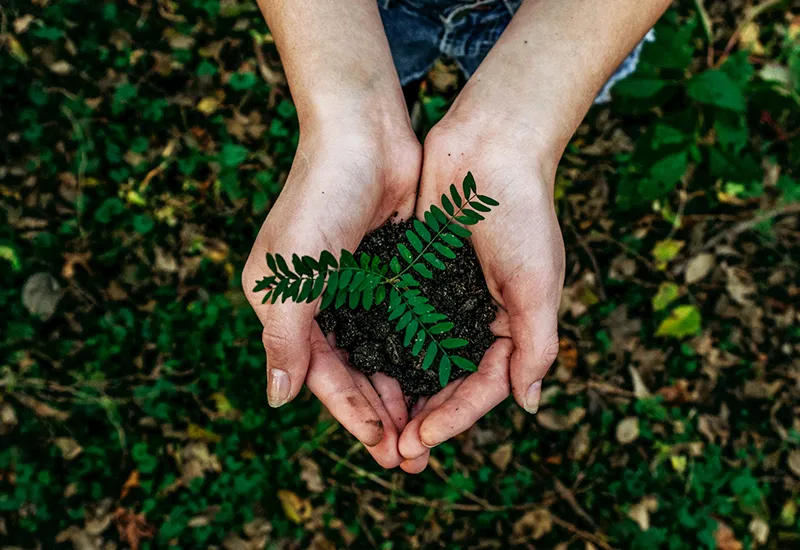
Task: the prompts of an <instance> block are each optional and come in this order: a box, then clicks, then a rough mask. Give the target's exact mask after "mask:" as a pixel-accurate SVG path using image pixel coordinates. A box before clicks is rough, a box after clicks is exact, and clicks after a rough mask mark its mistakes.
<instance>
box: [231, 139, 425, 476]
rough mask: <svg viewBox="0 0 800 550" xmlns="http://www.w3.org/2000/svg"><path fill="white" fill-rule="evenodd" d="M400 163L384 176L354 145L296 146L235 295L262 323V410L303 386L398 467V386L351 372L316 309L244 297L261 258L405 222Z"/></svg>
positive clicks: (408, 162) (408, 201)
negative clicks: (395, 220)
mask: <svg viewBox="0 0 800 550" xmlns="http://www.w3.org/2000/svg"><path fill="white" fill-rule="evenodd" d="M410 149H412V148H410ZM408 157H409V158H402V156H401V158H400V159H399V160H398V163H402V167H401V169H400V170H394V168H395V167H394V166H392V167H391V168H392V169H390V168H389V166H383V165H382V164H383V161H382V160H381V159H378V158H376V157H374V156H372V155H370V154H368V153H366V152H365V151H364V150H363V149H362V148H361V146H360V144H358V143H356V144H348V142H347V140H342V139H340V140H337V141H333V140H330V139H327V140H324V141H323V140H321V141H320V143H319V144H318V143H314V142H311V143H302V142H301V144H300V146H299V148H298V156H297V157H296V159H295V163H294V165H293V167H292V171H291V173H290V175H289V178H288V179H287V182H286V186H285V188H284V190H283V192H282V193H281V195H280V197H279V199H278V200H277V201H276V203H275V205H274V207H273V208H272V210H271V212H270V214H269V216H268V217H267V219H266V221H265V222H264V225H263V226H262V228H261V230H260V231H259V234H258V237H257V238H256V242H255V244H254V245H253V249H252V251H251V254H250V258H249V259H248V262H247V265H246V266H245V269H244V272H243V285H244V289H245V293H246V294H247V297H248V300H249V301H250V303H251V305H252V306H253V308H254V309H255V311H256V313H257V315H258V316H259V319H260V320H261V322H262V324H263V326H264V330H263V341H264V345H265V348H266V350H267V356H268V369H269V373H270V374H269V376H270V378H269V381H268V390H269V391H270V392H271V393H270V394H269V395H270V404H272V405H273V406H279V405H282V404H283V403H285V402H286V401H288V400H291V399H292V398H294V397H295V396H296V395H297V393H298V392H299V390H300V387H301V386H302V384H303V381H305V383H306V384H307V385H308V387H309V389H310V390H311V391H312V393H314V394H315V395H316V396H317V397H318V398H319V399H320V401H322V403H323V404H324V405H325V406H326V407H327V408H328V409H329V410H330V412H331V413H332V414H333V416H334V417H335V418H337V419H338V420H339V421H340V422H341V423H342V424H343V425H344V426H345V428H347V429H348V430H349V431H350V432H351V433H353V435H355V436H356V437H357V438H358V439H359V440H360V441H362V442H363V443H365V445H366V446H367V448H368V449H369V450H370V452H371V453H372V455H373V456H374V457H375V458H376V460H377V461H378V462H379V463H380V464H382V465H384V466H396V465H397V464H398V463H399V462H400V456H399V454H398V452H397V439H398V434H399V431H400V430H402V428H403V427H404V425H405V422H406V421H407V412H406V409H405V403H404V399H403V395H402V393H401V391H400V386H399V384H398V383H397V382H396V381H394V380H392V379H390V378H388V377H386V376H383V375H375V376H372V377H370V380H368V379H367V378H366V377H365V376H364V375H363V374H361V373H360V372H357V371H355V370H354V369H352V368H351V367H350V366H349V365H348V364H347V361H346V358H345V357H344V356H343V355H342V354H341V353H340V352H339V351H338V350H336V349H335V347H334V346H333V345H332V341H330V340H327V339H326V338H325V336H324V335H323V334H322V332H321V330H320V328H319V326H318V325H317V323H316V321H315V320H314V316H315V314H316V311H317V307H318V305H317V304H295V303H289V302H287V303H285V304H284V303H282V302H276V303H275V304H271V303H268V304H261V300H260V296H258V295H255V294H254V293H253V292H252V290H253V286H254V283H255V281H256V280H258V279H259V278H260V277H262V276H263V275H264V272H265V270H266V269H267V268H266V263H265V254H266V252H277V253H281V254H289V255H290V254H291V253H296V254H299V255H311V256H318V255H319V253H320V252H321V251H322V250H329V251H333V252H336V253H338V251H339V250H341V249H342V248H345V249H347V250H355V248H356V247H357V246H358V244H359V242H360V241H361V239H362V238H363V237H364V235H365V234H366V233H367V232H369V231H370V230H372V229H374V228H376V227H378V226H379V225H381V224H382V223H383V222H384V221H386V220H387V219H389V218H390V217H391V216H392V215H394V214H395V213H397V215H398V216H399V217H409V216H410V215H411V213H412V211H413V205H414V194H415V189H416V180H417V175H418V166H419V164H418V159H414V158H411V157H412V156H411V155H408ZM415 160H416V163H415ZM276 371H277V372H278V375H276V374H274V373H275V372H276ZM280 373H287V376H283V375H282V374H280ZM278 390H279V391H278ZM376 390H377V391H376ZM275 392H277V393H278V394H276V395H273V393H275Z"/></svg>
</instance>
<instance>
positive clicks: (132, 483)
mask: <svg viewBox="0 0 800 550" xmlns="http://www.w3.org/2000/svg"><path fill="white" fill-rule="evenodd" d="M138 486H139V470H134V471H132V472H131V475H129V476H128V479H127V480H125V484H124V485H123V486H122V490H121V491H120V493H119V498H120V499H123V498H125V497H126V496H127V495H128V493H129V492H130V490H131V489H133V488H135V487H138Z"/></svg>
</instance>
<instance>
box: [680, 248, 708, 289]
mask: <svg viewBox="0 0 800 550" xmlns="http://www.w3.org/2000/svg"><path fill="white" fill-rule="evenodd" d="M713 267H714V255H713V254H711V253H708V252H703V253H702V254H698V255H697V256H695V257H694V258H692V259H691V260H689V263H688V264H687V265H686V273H685V277H686V284H689V285H690V284H693V283H696V282H697V281H700V280H702V279H703V278H704V277H705V276H706V275H708V274H709V272H710V271H711V269H712V268H713Z"/></svg>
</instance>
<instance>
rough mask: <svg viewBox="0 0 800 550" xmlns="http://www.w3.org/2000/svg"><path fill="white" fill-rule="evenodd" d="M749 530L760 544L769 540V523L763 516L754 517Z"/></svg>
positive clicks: (748, 527)
mask: <svg viewBox="0 0 800 550" xmlns="http://www.w3.org/2000/svg"><path fill="white" fill-rule="evenodd" d="M747 530H748V531H750V534H751V535H753V538H754V539H755V541H756V543H757V544H758V545H762V544H766V543H767V540H769V525H768V524H767V522H766V521H764V520H763V519H761V518H753V519H752V521H750V525H748V526H747Z"/></svg>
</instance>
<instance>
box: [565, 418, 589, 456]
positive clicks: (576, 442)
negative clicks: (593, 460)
mask: <svg viewBox="0 0 800 550" xmlns="http://www.w3.org/2000/svg"><path fill="white" fill-rule="evenodd" d="M590 428H591V427H590V426H589V424H583V425H582V426H581V427H580V428H578V432H577V433H576V434H575V437H573V438H572V441H571V442H570V444H569V451H568V452H567V456H569V458H570V460H574V461H575V462H580V461H581V460H583V459H584V458H585V457H586V455H587V454H588V453H589V449H590V448H591V445H592V441H591V439H590V437H589V430H590Z"/></svg>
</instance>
